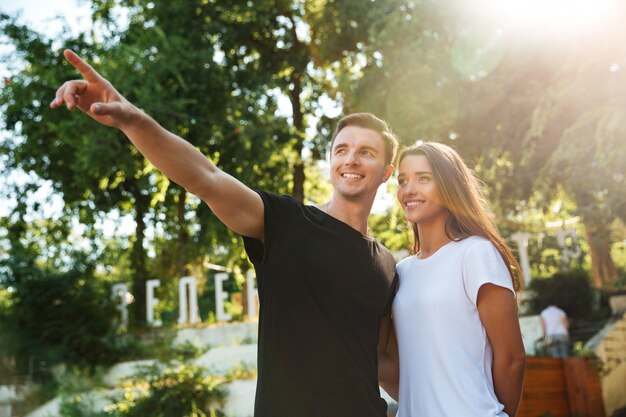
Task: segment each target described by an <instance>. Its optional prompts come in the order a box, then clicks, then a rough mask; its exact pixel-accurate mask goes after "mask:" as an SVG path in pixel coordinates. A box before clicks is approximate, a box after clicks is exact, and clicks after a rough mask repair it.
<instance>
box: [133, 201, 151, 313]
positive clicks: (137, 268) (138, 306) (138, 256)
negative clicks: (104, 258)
mask: <svg viewBox="0 0 626 417" xmlns="http://www.w3.org/2000/svg"><path fill="white" fill-rule="evenodd" d="M134 197H135V222H136V223H137V226H136V228H135V242H134V243H133V248H132V250H131V259H132V261H131V262H132V265H133V272H134V273H133V285H132V287H133V289H132V293H133V296H134V297H135V301H134V302H133V308H132V312H133V316H134V317H133V318H134V319H135V321H136V324H139V323H141V324H142V325H143V324H144V322H145V320H146V280H147V276H148V271H147V270H146V250H145V248H144V247H143V242H144V238H145V233H146V222H145V220H144V216H145V215H146V212H147V209H148V204H149V202H148V200H147V198H146V197H144V196H142V195H141V193H140V191H137V192H136V193H135V196H134Z"/></svg>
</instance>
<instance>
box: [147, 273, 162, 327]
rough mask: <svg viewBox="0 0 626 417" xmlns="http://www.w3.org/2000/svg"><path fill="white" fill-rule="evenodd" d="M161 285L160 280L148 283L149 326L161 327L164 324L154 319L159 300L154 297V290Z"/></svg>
mask: <svg viewBox="0 0 626 417" xmlns="http://www.w3.org/2000/svg"><path fill="white" fill-rule="evenodd" d="M160 285H161V281H159V280H158V279H151V280H148V281H146V321H147V322H148V326H151V327H161V326H162V325H163V322H162V321H161V320H155V319H154V307H156V305H157V303H158V302H159V299H158V298H156V297H155V296H154V289H155V288H156V287H158V286H160Z"/></svg>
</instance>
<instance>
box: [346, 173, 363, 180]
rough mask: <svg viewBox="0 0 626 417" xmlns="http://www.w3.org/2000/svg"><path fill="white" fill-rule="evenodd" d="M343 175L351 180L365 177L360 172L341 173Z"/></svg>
mask: <svg viewBox="0 0 626 417" xmlns="http://www.w3.org/2000/svg"><path fill="white" fill-rule="evenodd" d="M341 176H342V177H343V178H348V179H350V180H358V179H360V178H363V176H362V175H359V174H341Z"/></svg>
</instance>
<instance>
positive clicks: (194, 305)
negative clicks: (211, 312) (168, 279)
mask: <svg viewBox="0 0 626 417" xmlns="http://www.w3.org/2000/svg"><path fill="white" fill-rule="evenodd" d="M187 289H189V297H187ZM187 310H189V314H187ZM187 322H189V323H192V324H194V323H199V322H200V316H199V315H198V291H197V289H196V279H195V278H194V277H183V278H181V279H180V281H178V324H185V323H187Z"/></svg>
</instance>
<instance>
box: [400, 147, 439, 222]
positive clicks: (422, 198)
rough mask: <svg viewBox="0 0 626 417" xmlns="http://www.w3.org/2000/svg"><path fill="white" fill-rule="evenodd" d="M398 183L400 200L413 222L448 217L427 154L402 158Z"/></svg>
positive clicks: (405, 212) (408, 217)
mask: <svg viewBox="0 0 626 417" xmlns="http://www.w3.org/2000/svg"><path fill="white" fill-rule="evenodd" d="M398 185H399V187H398V193H397V194H396V195H397V197H398V201H399V202H400V205H401V206H402V209H403V210H404V214H405V215H406V218H407V220H408V221H410V222H411V223H417V224H424V223H426V222H430V221H433V220H445V219H446V218H447V217H448V214H449V213H448V210H447V209H446V207H445V206H444V205H443V203H442V202H441V195H440V194H439V189H438V188H437V184H436V183H435V178H434V176H433V172H432V169H431V167H430V164H429V163H428V159H427V158H426V156H424V155H408V156H406V157H405V158H404V159H403V160H402V162H401V163H400V166H399V169H398Z"/></svg>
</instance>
